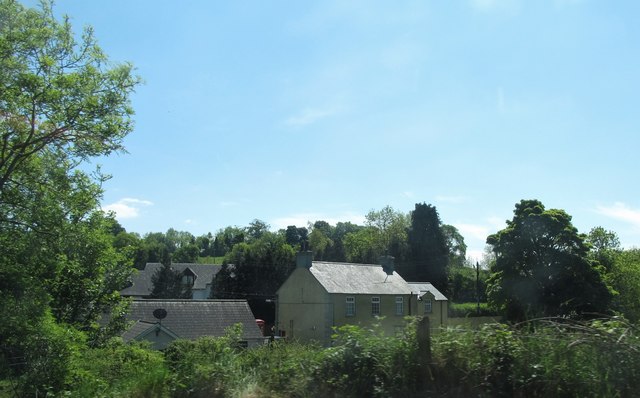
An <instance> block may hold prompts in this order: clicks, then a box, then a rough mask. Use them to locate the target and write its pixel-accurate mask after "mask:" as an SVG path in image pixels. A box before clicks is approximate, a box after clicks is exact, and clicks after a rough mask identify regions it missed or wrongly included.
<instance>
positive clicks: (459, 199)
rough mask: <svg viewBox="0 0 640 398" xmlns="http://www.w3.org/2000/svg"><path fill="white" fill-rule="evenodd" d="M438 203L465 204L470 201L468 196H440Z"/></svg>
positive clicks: (437, 198) (437, 199) (437, 197)
mask: <svg viewBox="0 0 640 398" xmlns="http://www.w3.org/2000/svg"><path fill="white" fill-rule="evenodd" d="M435 199H436V202H442V203H456V204H457V203H465V202H467V201H468V200H469V198H467V197H466V196H444V195H438V196H436V198H435Z"/></svg>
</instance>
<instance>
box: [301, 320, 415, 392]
mask: <svg viewBox="0 0 640 398" xmlns="http://www.w3.org/2000/svg"><path fill="white" fill-rule="evenodd" d="M414 329H415V328H414V327H413V326H412V327H410V328H407V329H406V331H405V333H403V335H401V336H396V337H393V336H384V335H383V334H382V333H381V332H380V330H379V329H378V328H377V327H374V328H373V329H363V328H359V327H357V326H353V325H346V326H342V327H340V328H338V329H337V330H336V334H335V335H334V345H333V347H331V348H327V349H326V350H324V352H323V356H322V360H321V362H320V364H319V365H318V367H317V369H316V370H315V377H314V382H313V385H314V387H315V388H317V390H316V391H319V392H320V394H319V395H320V396H340V397H362V396H369V397H378V396H379V397H388V396H399V395H405V394H408V393H413V392H415V391H416V389H417V388H418V386H419V384H420V380H419V378H418V377H417V375H418V374H419V369H418V368H417V367H418V363H419V361H418V359H417V357H416V355H417V350H416V346H417V344H416V339H415V336H416V335H415V332H414Z"/></svg>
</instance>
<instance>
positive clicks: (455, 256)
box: [442, 224, 467, 267]
mask: <svg viewBox="0 0 640 398" xmlns="http://www.w3.org/2000/svg"><path fill="white" fill-rule="evenodd" d="M442 234H443V235H444V238H445V241H446V242H447V251H448V252H449V267H463V266H465V263H466V261H467V245H466V244H465V243H464V237H463V236H462V235H461V234H460V231H458V229H457V228H456V227H454V226H453V225H447V224H444V225H442Z"/></svg>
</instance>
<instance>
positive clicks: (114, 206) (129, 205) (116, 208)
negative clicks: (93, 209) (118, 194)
mask: <svg viewBox="0 0 640 398" xmlns="http://www.w3.org/2000/svg"><path fill="white" fill-rule="evenodd" d="M152 205H153V202H151V201H148V200H144V199H135V198H122V199H120V200H118V201H117V202H114V203H111V204H109V205H106V206H104V207H103V208H102V209H103V210H104V211H112V212H114V213H115V214H116V217H117V218H118V219H128V218H137V217H139V216H140V210H141V209H142V208H143V207H147V206H152Z"/></svg>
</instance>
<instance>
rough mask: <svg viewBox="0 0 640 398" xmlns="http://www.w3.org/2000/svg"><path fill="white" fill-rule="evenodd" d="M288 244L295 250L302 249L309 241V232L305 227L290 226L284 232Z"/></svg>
mask: <svg viewBox="0 0 640 398" xmlns="http://www.w3.org/2000/svg"><path fill="white" fill-rule="evenodd" d="M284 236H285V240H286V242H287V244H288V245H289V246H291V247H294V248H302V245H303V244H306V242H307V241H308V240H309V231H308V230H307V229H306V228H305V227H300V228H298V227H296V226H295V225H289V226H288V227H287V229H286V230H285V231H284Z"/></svg>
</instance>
